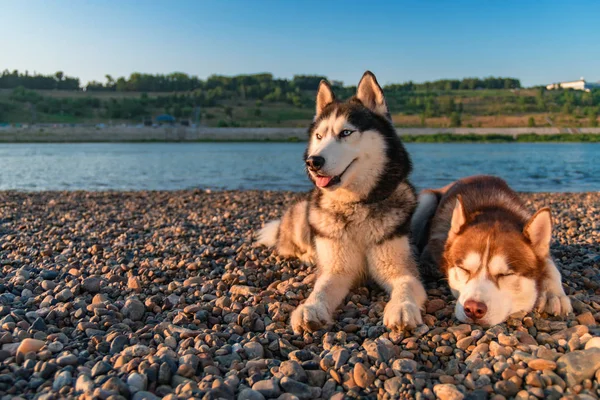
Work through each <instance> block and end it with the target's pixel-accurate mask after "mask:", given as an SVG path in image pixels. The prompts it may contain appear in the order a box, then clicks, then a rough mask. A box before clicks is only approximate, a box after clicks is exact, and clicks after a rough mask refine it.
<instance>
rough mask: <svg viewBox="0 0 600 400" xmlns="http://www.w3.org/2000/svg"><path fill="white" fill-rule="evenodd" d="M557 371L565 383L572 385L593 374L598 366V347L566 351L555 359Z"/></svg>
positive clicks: (599, 355)
mask: <svg viewBox="0 0 600 400" xmlns="http://www.w3.org/2000/svg"><path fill="white" fill-rule="evenodd" d="M556 365H557V366H558V368H557V372H558V374H559V375H561V376H563V377H564V378H565V380H566V382H567V385H569V386H574V385H576V384H578V383H581V382H582V381H583V380H585V379H590V378H591V377H593V376H594V373H595V372H596V370H598V369H599V368H600V349H597V348H591V349H587V350H578V351H573V352H571V353H567V354H565V355H564V356H562V357H560V358H559V359H558V360H557V361H556Z"/></svg>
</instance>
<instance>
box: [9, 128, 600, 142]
mask: <svg viewBox="0 0 600 400" xmlns="http://www.w3.org/2000/svg"><path fill="white" fill-rule="evenodd" d="M396 130H397V132H398V135H399V136H400V137H401V138H402V140H403V141H404V142H406V143H540V142H555V143H556V142H558V143H564V142H579V143H600V128H552V127H545V128H396ZM306 139H307V134H306V128H210V127H185V126H175V125H163V126H159V127H137V126H109V127H98V126H78V125H75V126H73V125H68V126H64V125H55V126H47V125H30V126H10V127H0V143H167V142H186V143H229V142H230V143H235V142H238V143H247V142H252V143H256V142H258V143H269V142H272V143H289V142H304V141H306Z"/></svg>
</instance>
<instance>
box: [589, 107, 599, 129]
mask: <svg viewBox="0 0 600 400" xmlns="http://www.w3.org/2000/svg"><path fill="white" fill-rule="evenodd" d="M588 120H589V123H590V126H591V127H594V128H596V127H597V126H598V110H597V109H595V108H592V107H590V109H589V110H588Z"/></svg>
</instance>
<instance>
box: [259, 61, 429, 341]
mask: <svg viewBox="0 0 600 400" xmlns="http://www.w3.org/2000/svg"><path fill="white" fill-rule="evenodd" d="M316 103H317V109H316V116H315V119H314V122H313V123H312V125H311V126H310V128H309V131H308V133H309V142H308V146H307V148H306V152H305V153H304V161H305V162H306V170H307V173H308V177H309V178H310V180H311V181H312V182H313V183H314V184H315V186H316V188H315V189H314V190H313V191H312V193H311V195H310V198H309V200H305V201H300V202H298V203H296V204H294V205H292V206H291V207H290V208H289V209H288V210H287V211H286V212H285V214H284V215H283V217H282V218H281V220H276V221H271V222H269V223H267V224H266V225H265V226H264V228H263V229H262V230H261V231H260V232H259V235H258V242H259V243H261V244H264V245H266V246H269V247H275V248H276V249H277V251H278V252H279V254H281V255H283V256H290V257H298V258H301V259H303V260H305V261H314V262H316V264H317V267H318V278H317V280H316V282H315V287H314V290H313V292H312V293H311V294H310V296H309V297H308V299H307V300H306V302H304V304H302V305H300V306H299V307H298V308H297V309H296V310H295V311H294V312H293V313H292V315H291V318H290V322H291V325H292V328H293V330H294V331H295V332H296V333H301V332H302V331H315V330H318V329H321V328H325V327H328V326H329V325H330V324H331V323H332V319H331V317H332V314H333V312H334V311H335V309H336V308H337V307H338V306H339V305H340V303H341V302H342V300H343V299H344V298H345V297H346V295H347V294H348V292H349V291H350V289H351V288H352V287H353V286H356V285H358V284H360V283H361V282H364V280H365V278H366V277H367V276H370V277H371V278H373V279H374V280H375V281H376V282H377V283H379V284H380V285H381V286H382V287H383V288H384V289H385V290H386V291H387V292H389V294H390V301H389V303H388V304H387V306H386V307H385V310H384V315H383V322H384V324H385V325H386V326H387V327H388V328H390V329H404V328H411V327H415V326H416V325H418V324H421V323H422V319H421V312H420V309H421V308H422V307H423V304H424V303H425V300H426V293H425V290H424V288H423V285H422V284H421V281H420V279H419V273H418V269H417V264H416V262H415V259H414V258H413V254H412V252H411V246H410V243H409V230H410V218H411V215H412V214H413V211H414V209H415V207H416V203H417V201H416V194H415V190H414V188H413V186H412V185H411V184H410V182H409V181H408V175H409V173H410V171H411V162H410V158H409V156H408V153H407V152H406V150H405V148H404V146H403V145H402V143H401V141H400V139H399V137H398V135H397V133H396V131H395V129H394V127H393V125H392V121H391V118H390V114H389V111H388V108H387V104H386V101H385V98H384V95H383V91H382V89H381V87H380V86H379V84H378V83H377V80H376V78H375V75H373V74H372V73H371V72H369V71H367V72H365V74H364V75H363V77H362V79H361V81H360V83H359V84H358V88H357V93H356V95H355V96H354V97H352V98H351V99H350V100H348V101H346V102H340V101H337V100H336V98H335V96H334V94H333V92H332V90H331V87H330V86H329V84H328V83H327V82H325V81H322V82H321V83H320V85H319V89H318V93H317V101H316Z"/></svg>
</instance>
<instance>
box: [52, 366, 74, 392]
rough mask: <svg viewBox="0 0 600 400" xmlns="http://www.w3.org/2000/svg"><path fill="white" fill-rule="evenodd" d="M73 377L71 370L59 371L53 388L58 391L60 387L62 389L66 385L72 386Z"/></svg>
mask: <svg viewBox="0 0 600 400" xmlns="http://www.w3.org/2000/svg"><path fill="white" fill-rule="evenodd" d="M72 379H73V377H72V375H71V372H69V371H61V372H59V373H58V375H56V378H54V383H53V384H52V390H54V391H57V392H58V391H59V390H60V389H62V388H63V387H65V386H71V381H72Z"/></svg>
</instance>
